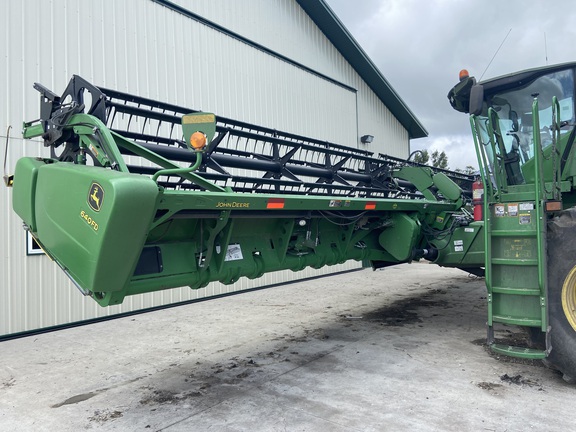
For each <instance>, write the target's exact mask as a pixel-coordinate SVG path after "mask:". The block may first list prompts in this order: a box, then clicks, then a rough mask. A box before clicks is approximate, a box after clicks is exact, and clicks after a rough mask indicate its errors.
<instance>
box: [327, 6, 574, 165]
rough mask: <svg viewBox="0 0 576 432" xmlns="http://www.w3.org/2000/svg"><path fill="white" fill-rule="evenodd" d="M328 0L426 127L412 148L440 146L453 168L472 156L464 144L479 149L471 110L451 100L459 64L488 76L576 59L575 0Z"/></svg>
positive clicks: (461, 67)
mask: <svg viewBox="0 0 576 432" xmlns="http://www.w3.org/2000/svg"><path fill="white" fill-rule="evenodd" d="M327 2H328V4H329V5H330V7H331V8H332V9H333V10H334V12H335V13H336V15H337V16H338V17H339V18H340V20H341V21H342V22H343V23H344V25H345V26H346V27H347V28H348V30H349V31H350V32H351V34H352V35H353V36H354V38H355V39H356V40H357V41H358V43H359V44H360V45H361V46H362V48H363V49H364V50H365V51H366V53H367V54H368V55H369V56H370V58H371V59H372V61H373V62H374V63H375V64H376V66H377V67H378V68H379V69H380V71H381V72H382V74H383V75H384V76H385V77H386V79H387V80H388V81H389V82H390V84H391V85H392V86H393V87H394V89H395V90H396V92H397V93H398V94H399V95H400V97H401V98H402V99H403V100H404V102H406V104H407V105H408V106H409V107H410V109H411V110H412V112H414V114H415V115H416V117H418V119H419V120H420V121H421V122H422V124H423V125H424V127H425V128H426V129H427V130H428V131H429V137H428V138H424V139H421V140H414V141H413V142H412V143H411V147H412V150H414V149H417V148H423V147H424V148H427V147H428V148H431V147H432V146H438V148H440V147H442V148H444V149H446V152H447V154H448V158H449V163H450V166H451V167H453V168H464V166H465V165H464V166H461V164H460V163H458V164H457V163H456V162H453V161H458V162H459V161H460V160H462V161H464V160H468V158H467V156H466V155H465V151H464V150H463V149H462V148H461V147H460V145H466V146H471V147H470V148H469V153H470V154H471V155H472V156H473V157H474V154H475V152H474V149H473V147H472V136H471V133H470V129H469V122H468V118H467V116H466V115H463V114H460V113H457V112H455V111H453V110H452V108H451V107H450V105H449V103H448V99H447V98H446V95H447V93H448V91H449V90H450V88H451V87H452V86H453V85H455V84H456V82H457V81H458V73H459V71H460V70H461V69H463V68H466V69H468V70H469V71H470V73H471V75H474V76H476V78H480V76H481V75H482V74H483V73H484V71H486V73H485V76H484V79H486V78H490V77H495V76H499V75H504V74H508V73H512V72H516V71H519V70H522V69H527V68H532V67H538V66H543V65H545V64H546V62H547V58H548V64H552V63H561V62H568V61H574V59H575V57H576V55H575V52H574V43H573V41H574V40H576V26H574V25H573V23H574V22H576V19H575V18H576V10H574V8H573V4H572V2H571V1H570V0H558V1H555V2H554V3H553V5H552V4H551V3H549V2H526V1H520V0H508V1H505V2H503V1H498V0H468V1H465V2H463V1H459V0H428V1H421V0H369V1H358V2H351V1H349V0H327ZM504 40H505V42H504V44H503V45H502V47H501V48H500V49H499V47H500V45H501V44H502V42H503V41H504ZM545 42H546V43H545ZM497 51H498V54H497V55H496V56H495V58H494V60H493V61H492V62H491V60H492V58H493V57H494V55H495V53H496V52H497ZM465 137H467V141H466V140H465Z"/></svg>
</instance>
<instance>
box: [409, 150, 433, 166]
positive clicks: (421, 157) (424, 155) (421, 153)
mask: <svg viewBox="0 0 576 432" xmlns="http://www.w3.org/2000/svg"><path fill="white" fill-rule="evenodd" d="M412 154H413V155H414V162H416V163H419V164H422V165H426V164H427V163H428V161H429V160H430V155H429V154H428V150H416V151H415V152H413V153H412Z"/></svg>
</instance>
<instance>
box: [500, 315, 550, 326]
mask: <svg viewBox="0 0 576 432" xmlns="http://www.w3.org/2000/svg"><path fill="white" fill-rule="evenodd" d="M492 321H495V322H499V323H502V324H510V325H518V326H525V327H540V326H541V325H542V320H540V319H532V318H517V317H513V316H510V315H506V316H504V315H492Z"/></svg>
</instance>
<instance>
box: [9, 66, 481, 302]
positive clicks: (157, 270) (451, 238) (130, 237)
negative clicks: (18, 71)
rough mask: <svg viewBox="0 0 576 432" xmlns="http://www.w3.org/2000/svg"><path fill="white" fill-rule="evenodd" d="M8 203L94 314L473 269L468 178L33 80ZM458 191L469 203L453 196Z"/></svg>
mask: <svg viewBox="0 0 576 432" xmlns="http://www.w3.org/2000/svg"><path fill="white" fill-rule="evenodd" d="M35 88H36V89H37V90H38V91H39V92H40V94H41V110H40V112H41V116H40V117H41V118H40V120H38V121H35V122H32V123H29V124H25V128H24V136H25V138H34V137H42V139H43V140H44V145H45V146H47V147H49V148H50V152H51V157H50V158H44V159H43V158H32V157H30V158H23V159H21V160H19V161H18V163H17V166H16V171H15V175H14V181H13V187H14V190H13V207H14V210H15V211H16V212H17V213H18V214H19V215H20V217H21V218H22V219H23V220H24V223H25V225H26V228H27V229H28V230H29V231H30V233H31V234H32V235H33V236H34V238H35V239H36V240H37V242H38V243H39V244H40V245H41V247H42V248H43V249H44V250H45V252H46V253H47V254H48V255H49V256H50V257H52V259H54V261H56V263H58V265H59V266H60V267H61V268H62V269H63V270H64V271H65V272H66V274H67V275H68V276H69V277H70V278H71V279H72V280H73V281H74V283H75V284H76V286H77V287H78V288H79V289H80V290H81V291H82V292H83V293H84V294H86V295H90V296H91V297H92V298H93V299H94V300H96V301H97V302H98V303H99V304H100V305H102V306H108V305H113V304H119V303H121V302H122V301H123V300H124V298H125V297H126V296H128V295H134V294H140V293H145V292H151V291H157V290H163V289H168V288H173V287H180V286H190V287H191V288H201V287H204V286H206V285H207V284H208V283H209V282H211V281H221V282H223V283H227V284H228V283H233V282H235V281H237V280H238V279H239V278H241V277H243V276H245V277H248V278H258V277H260V276H262V275H263V274H264V273H266V272H271V271H276V270H283V269H290V270H293V271H298V270H302V269H304V268H305V267H314V268H320V267H323V266H326V265H333V264H338V263H343V262H345V261H347V260H351V259H352V260H357V261H363V262H365V263H370V264H371V265H372V266H373V267H374V268H378V267H383V266H386V265H391V264H397V263H402V262H409V261H411V260H414V259H420V258H427V259H429V260H433V261H434V260H435V261H437V262H438V263H439V264H442V265H447V266H457V267H462V268H466V269H469V270H470V271H474V272H479V271H481V269H480V268H481V267H482V265H483V264H482V263H483V250H482V241H483V237H482V235H481V234H480V232H481V229H482V224H481V222H473V221H472V218H471V217H470V215H469V214H468V213H467V212H465V211H463V210H462V207H463V205H464V204H465V203H466V200H467V195H469V192H470V186H471V182H472V178H471V177H469V176H465V175H461V174H457V173H451V172H448V171H442V170H433V169H431V168H430V167H424V166H419V165H417V164H413V163H409V162H406V161H402V160H400V159H396V158H391V157H387V156H384V155H378V156H375V155H373V154H372V153H369V152H366V151H362V150H358V149H355V148H350V147H345V146H341V145H336V144H332V143H327V142H323V141H318V140H314V139H310V138H306V137H302V136H297V135H293V134H289V133H284V132H280V131H276V130H272V129H267V128H263V127H258V126H255V125H250V124H246V123H242V122H238V121H233V120H230V119H225V118H221V117H216V116H215V115H214V114H211V113H204V112H195V111H194V110H191V109H187V108H183V107H178V106H174V105H169V104H165V103H161V102H157V101H153V100H150V99H145V98H141V97H137V96H133V95H129V94H125V93H121V92H118V91H114V90H110V89H105V88H98V87H95V86H93V85H92V84H90V83H88V82H86V81H85V80H83V79H82V78H80V77H78V76H74V77H73V78H72V80H71V81H70V83H69V85H68V87H67V88H66V90H65V91H64V93H63V94H62V96H58V95H56V94H54V93H52V92H51V91H50V90H48V89H46V88H44V87H42V86H41V85H39V84H36V85H35ZM463 190H464V191H466V192H467V194H466V193H463Z"/></svg>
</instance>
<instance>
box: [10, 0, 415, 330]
mask: <svg viewBox="0 0 576 432" xmlns="http://www.w3.org/2000/svg"><path fill="white" fill-rule="evenodd" d="M0 20H2V28H3V34H4V43H2V44H1V45H0V58H2V59H4V62H5V66H4V68H2V69H0V74H1V82H2V85H1V86H2V92H1V95H2V103H1V104H0V139H1V141H2V149H3V150H4V144H5V143H8V144H9V145H8V158H7V161H6V169H7V170H8V171H10V170H11V169H13V167H14V165H15V163H16V160H17V159H18V158H20V157H22V156H25V155H39V154H40V152H41V151H42V150H43V149H42V143H41V142H40V141H24V140H23V139H22V138H21V133H20V128H21V125H22V122H23V121H25V120H33V119H35V118H37V117H38V116H39V93H37V92H36V91H35V90H34V89H33V83H34V82H40V83H42V84H43V85H44V86H46V87H48V88H49V89H51V90H53V91H54V92H56V93H61V92H62V91H63V90H64V88H65V86H66V84H67V82H68V80H69V79H70V77H71V76H72V75H73V74H78V75H80V76H82V77H83V78H85V79H87V80H88V81H90V82H92V83H94V84H96V85H99V86H102V87H107V88H113V89H117V90H120V91H124V92H128V93H133V94H137V95H140V96H144V97H148V98H151V99H156V100H161V101H163V102H168V103H173V104H177V105H181V106H187V107H190V108H192V109H197V110H205V111H212V112H215V113H216V114H218V115H221V116H224V117H228V118H232V119H236V120H241V121H245V122H249V123H254V124H258V125H262V126H266V127H270V128H275V129H277V130H282V131H287V132H291V133H295V134H299V135H303V136H309V137H312V138H316V139H321V140H326V141H330V142H333V143H337V144H342V145H347V146H354V147H359V148H362V149H365V150H369V151H372V152H374V153H375V154H378V153H384V154H388V155H391V156H396V157H403V158H405V157H407V156H408V152H409V140H410V139H411V138H418V137H423V136H425V135H426V131H425V129H424V128H423V126H422V125H421V124H420V123H419V121H418V120H417V119H416V118H415V116H414V115H413V114H412V113H411V111H410V110H409V109H408V108H407V107H406V105H405V104H404V103H403V101H402V100H401V99H400V97H399V96H398V95H397V94H396V93H395V91H394V90H393V89H392V88H391V87H390V85H389V84H388V82H387V81H386V79H385V78H384V77H383V76H382V74H381V73H380V72H379V71H378V69H377V68H376V67H375V66H374V64H373V62H372V61H371V60H370V59H369V58H368V57H367V55H366V54H365V53H364V51H363V50H362V49H361V48H360V47H359V45H358V44H357V43H356V42H355V40H354V39H353V38H352V37H351V35H350V34H349V33H348V31H347V30H346V29H345V28H344V26H343V25H342V23H341V22H340V21H339V20H338V18H337V17H336V16H335V15H334V13H333V12H332V11H331V9H330V8H329V7H328V5H327V4H326V3H325V1H324V0H243V1H236V0H211V1H205V0H174V1H167V0H123V1H113V0H97V1H90V2H79V1H77V0H51V1H44V0H21V1H10V2H8V1H7V2H4V3H3V14H2V18H0ZM10 126H11V129H10V131H9V132H8V129H9V127H10ZM8 135H9V138H7V136H8ZM365 135H372V136H373V137H374V140H373V141H372V142H371V143H363V142H361V139H360V137H362V136H365ZM2 153H3V152H2ZM16 181H17V180H16ZM65 192H66V191H62V193H65ZM0 215H1V217H2V224H0V225H1V226H0V244H1V245H2V247H1V248H0V336H2V335H8V334H14V333H19V332H24V331H29V330H33V329H39V328H45V327H51V326H56V325H61V324H65V323H70V322H76V321H82V320H87V319H91V318H95V317H102V316H105V315H111V314H117V313H121V312H126V311H132V310H138V309H142V308H147V307H152V306H157V305H164V304H170V303H175V302H180V301H185V300H189V299H195V298H200V297H205V296H212V295H216V294H220V293H227V292H231V291H236V290H242V289H247V288H251V287H256V286H265V285H269V284H274V283H281V282H286V281H290V280H294V279H300V278H304V277H311V276H316V275H319V274H325V273H330V272H334V271H339V270H344V269H351V268H357V267H358V266H359V264H358V263H347V264H343V265H340V266H335V267H330V268H324V269H322V270H304V271H302V272H299V273H292V272H278V273H274V274H268V275H265V276H264V277H262V278H261V279H258V280H254V281H252V280H246V279H242V280H240V281H239V282H237V283H236V284H234V285H230V286H224V285H221V284H218V283H213V284H211V285H209V287H207V288H205V289H201V290H198V291H192V290H190V289H188V288H181V289H173V290H168V291H164V292H159V293H152V294H148V295H142V296H136V297H131V298H129V299H127V300H126V302H125V303H124V304H123V305H121V306H114V307H110V308H107V309H104V308H100V307H99V306H98V305H97V304H96V303H95V302H93V301H91V300H89V299H86V298H84V297H82V296H81V295H80V293H78V292H77V291H76V289H75V288H74V287H73V285H72V284H71V283H70V282H69V281H68V280H67V278H66V277H65V275H64V273H63V272H61V271H60V269H59V268H58V267H57V266H56V265H55V264H54V263H52V262H51V261H50V260H49V259H48V258H47V257H46V256H44V255H43V254H37V253H35V251H34V250H33V248H32V247H31V245H30V244H28V243H27V237H26V233H25V231H24V230H23V229H22V226H21V221H20V220H19V219H18V217H17V216H16V215H15V214H14V213H13V212H12V210H11V191H10V190H9V189H8V188H5V187H2V188H0Z"/></svg>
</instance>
